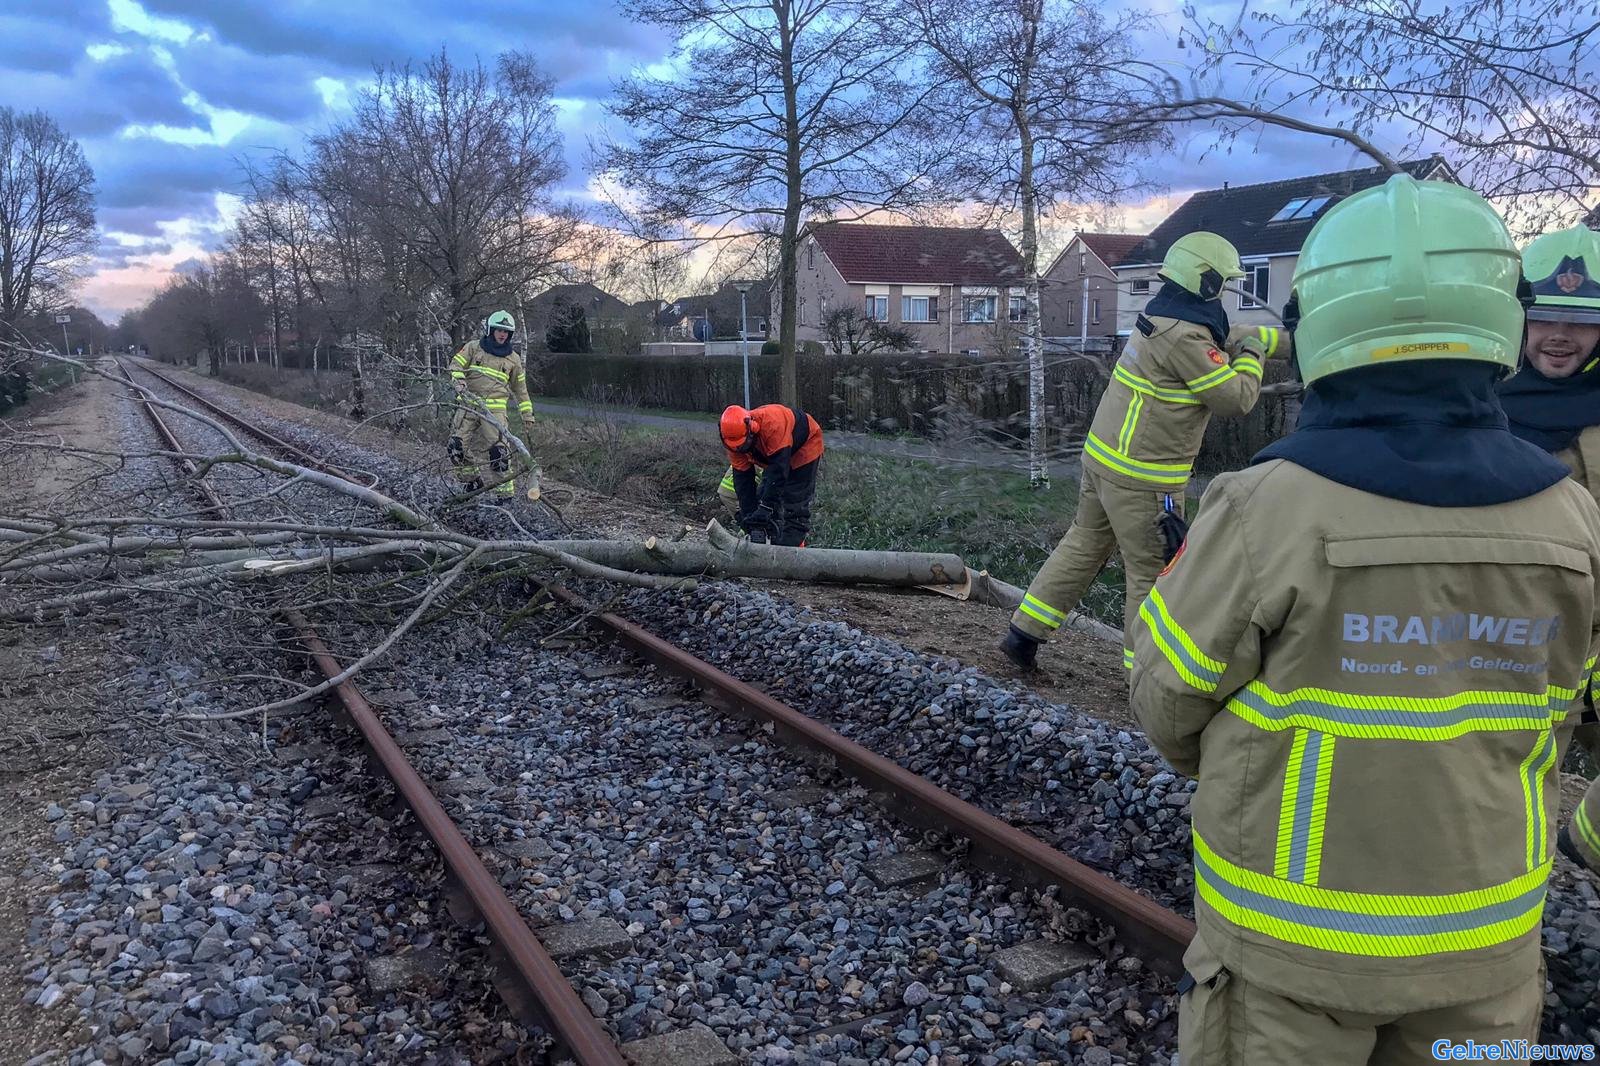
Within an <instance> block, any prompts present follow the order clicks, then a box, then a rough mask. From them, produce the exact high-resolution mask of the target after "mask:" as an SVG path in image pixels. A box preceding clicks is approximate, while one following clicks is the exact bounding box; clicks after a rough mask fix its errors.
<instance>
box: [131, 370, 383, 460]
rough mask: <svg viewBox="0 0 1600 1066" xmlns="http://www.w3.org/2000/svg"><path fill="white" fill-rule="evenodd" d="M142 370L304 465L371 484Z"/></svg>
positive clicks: (155, 372)
mask: <svg viewBox="0 0 1600 1066" xmlns="http://www.w3.org/2000/svg"><path fill="white" fill-rule="evenodd" d="M117 365H118V366H121V365H122V364H121V363H120V362H119V363H118V364H117ZM139 369H140V370H142V371H144V372H145V373H146V374H149V375H150V376H151V377H153V378H155V379H156V380H157V381H160V382H162V383H163V384H165V385H167V386H168V387H169V388H172V389H176V390H177V391H178V392H181V393H183V394H184V395H185V396H187V397H189V399H191V400H193V401H194V402H195V403H197V404H199V405H200V406H201V407H204V408H205V409H206V410H207V411H210V412H211V413H212V414H214V415H216V416H217V417H218V418H221V419H222V420H223V421H225V422H231V423H232V424H234V425H235V426H238V427H239V428H240V429H242V430H244V431H245V432H247V433H251V434H254V435H255V436H257V437H259V438H260V439H262V440H264V441H266V442H267V443H268V444H270V445H272V446H273V447H274V448H278V449H280V450H282V451H284V452H287V453H288V454H290V455H292V456H294V457H295V458H296V459H298V460H299V461H300V465H301V466H309V467H310V468H311V469H313V470H320V471H322V472H323V473H324V474H331V475H332V476H334V477H336V478H340V479H342V480H344V481H348V482H350V483H351V484H352V485H362V486H365V485H366V484H367V483H366V482H364V481H362V480H361V479H360V478H358V477H356V476H355V475H354V474H351V473H349V472H347V471H344V470H340V469H339V468H338V467H337V466H334V465H333V464H332V463H330V462H327V461H326V460H323V459H319V458H317V457H316V456H315V455H312V454H311V453H310V452H308V451H306V450H305V449H304V448H299V447H296V446H295V445H293V444H290V443H289V442H288V441H286V440H283V439H282V438H280V437H277V436H274V435H273V434H272V433H269V432H267V431H266V430H264V429H262V428H261V427H260V426H258V425H256V424H254V423H253V422H250V421H248V420H246V419H244V418H241V417H240V416H239V415H236V414H234V413H233V412H232V411H230V410H228V409H227V408H225V407H223V406H222V405H220V404H217V403H214V402H213V401H211V400H208V399H206V398H205V397H204V396H202V395H200V394H199V393H198V392H196V391H194V390H193V389H191V388H190V387H189V386H187V385H184V384H182V383H180V382H177V381H174V380H172V379H171V378H169V377H168V376H167V375H165V374H163V373H162V372H161V371H159V370H156V369H153V368H152V367H148V366H144V365H143V364H141V365H140V366H139ZM122 372H123V374H127V372H128V369H127V367H123V369H122Z"/></svg>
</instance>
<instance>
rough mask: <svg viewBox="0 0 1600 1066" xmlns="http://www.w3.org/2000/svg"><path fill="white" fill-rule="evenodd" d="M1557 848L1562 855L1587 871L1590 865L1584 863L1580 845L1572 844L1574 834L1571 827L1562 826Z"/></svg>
mask: <svg viewBox="0 0 1600 1066" xmlns="http://www.w3.org/2000/svg"><path fill="white" fill-rule="evenodd" d="M1556 847H1558V848H1560V849H1561V854H1563V855H1565V856H1566V857H1567V858H1569V859H1571V860H1572V861H1573V862H1575V863H1577V864H1578V865H1579V866H1580V867H1582V868H1583V869H1585V870H1587V869H1588V868H1589V864H1588V863H1587V862H1584V861H1583V856H1582V855H1579V854H1578V845H1576V844H1574V843H1573V842H1572V833H1571V831H1570V827H1569V826H1565V825H1564V826H1562V827H1561V832H1560V833H1558V834H1556Z"/></svg>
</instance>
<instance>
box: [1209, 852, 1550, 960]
mask: <svg viewBox="0 0 1600 1066" xmlns="http://www.w3.org/2000/svg"><path fill="white" fill-rule="evenodd" d="M1194 872H1195V888H1196V890H1197V892H1198V893H1199V896H1200V898H1201V899H1202V900H1204V901H1205V902H1206V904H1207V905H1208V906H1210V907H1211V909H1212V910H1214V911H1216V912H1217V914H1218V915H1220V916H1221V917H1222V918H1223V919H1224V920H1226V921H1228V922H1231V923H1232V924H1234V925H1237V926H1240V927H1241V928H1244V929H1251V930H1254V931H1255V932H1258V933H1261V934H1263V935H1265V936H1270V937H1272V938H1274V939H1276V940H1281V941H1284V942H1285V943H1290V944H1299V945H1301V946H1303V947H1310V948H1317V949H1319V950H1322V951H1336V952H1341V953H1343V954H1347V955H1365V956H1367V957H1369V958H1415V957H1417V956H1420V955H1437V954H1442V953H1445V952H1451V951H1471V950H1473V949H1476V948H1486V947H1493V946H1494V945H1496V944H1504V943H1506V942H1508V941H1511V940H1515V939H1517V938H1518V937H1520V936H1523V935H1524V934H1526V933H1528V932H1530V931H1531V930H1534V929H1537V928H1538V926H1539V919H1540V917H1541V916H1542V914H1543V912H1544V897H1545V882H1546V881H1547V880H1548V878H1549V875H1550V864H1549V863H1548V862H1547V863H1545V864H1544V865H1542V866H1540V867H1538V868H1537V869H1534V870H1530V871H1528V872H1527V873H1525V874H1522V875H1521V876H1519V877H1516V878H1514V879H1512V880H1510V881H1507V882H1505V883H1503V884H1499V885H1493V886H1490V887H1488V888H1481V889H1477V890H1474V891H1471V892H1453V893H1449V894H1446V895H1436V896H1421V895H1418V896H1410V895H1395V894H1388V893H1372V892H1347V891H1339V890H1334V889H1327V888H1320V887H1318V886H1316V885H1307V884H1300V883H1298V882H1295V881H1287V880H1283V879H1281V878H1276V877H1269V876H1268V875H1266V874H1262V873H1257V872H1256V871H1254V870H1247V869H1245V868H1244V867H1242V866H1236V865H1234V864H1233V863H1231V862H1229V861H1228V860H1226V859H1224V858H1222V857H1221V856H1220V855H1218V854H1217V853H1216V852H1215V851H1213V850H1212V849H1211V847H1210V846H1209V845H1207V844H1206V842H1205V840H1204V839H1203V838H1202V837H1201V836H1200V833H1199V831H1198V830H1197V831H1196V832H1195V833H1194Z"/></svg>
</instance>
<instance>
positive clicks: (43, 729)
mask: <svg viewBox="0 0 1600 1066" xmlns="http://www.w3.org/2000/svg"><path fill="white" fill-rule="evenodd" d="M118 402H119V400H118V397H117V389H116V387H115V386H113V385H112V384H111V383H110V382H107V381H103V380H101V379H98V378H94V377H89V378H86V379H85V380H84V381H83V382H81V383H79V384H77V385H74V386H70V387H67V388H63V389H60V390H58V391H56V392H53V393H51V394H49V395H48V396H44V397H41V398H39V399H37V400H35V401H33V402H30V403H29V404H27V405H26V406H25V407H24V408H22V409H21V410H19V411H17V412H15V413H14V414H13V415H12V417H10V418H7V419H4V420H0V429H3V430H4V432H5V433H6V434H7V435H8V436H11V437H22V438H24V439H27V440H31V441H35V442H38V443H41V444H46V445H61V444H65V445H69V446H74V447H85V448H101V447H105V446H107V445H108V444H111V443H112V441H113V440H114V430H113V431H111V432H108V428H109V427H114V426H115V425H116V424H117V422H116V418H115V415H116V405H117V403H118ZM7 460H8V464H9V463H11V462H15V464H16V466H15V468H11V469H7V470H6V471H5V472H4V474H3V475H0V510H3V511H4V512H5V513H8V514H18V513H33V514H41V513H70V511H71V510H72V508H73V507H74V506H77V507H80V508H81V507H82V506H83V503H84V502H85V501H86V500H89V499H92V498H93V496H94V491H95V489H94V486H93V484H92V483H91V482H90V481H89V480H88V479H91V478H93V477H94V475H96V474H98V473H104V472H107V471H108V470H110V469H112V468H113V467H114V464H112V463H110V462H108V461H107V460H105V459H95V458H91V457H86V456H76V455H67V454H63V453H61V452H59V451H52V450H50V449H49V448H47V447H46V448H29V449H26V450H19V451H18V452H16V453H14V454H13V455H11V456H8V457H7ZM115 625H116V623H115V620H114V619H112V618H109V617H107V618H104V619H101V620H100V624H95V623H85V624H81V625H78V626H75V627H74V628H73V630H72V631H70V632H68V633H63V632H61V631H60V630H57V629H54V628H49V629H46V628H40V629H31V628H27V627H22V628H16V629H12V630H9V631H8V632H7V633H6V635H5V636H4V637H3V638H0V1032H4V1033H5V1039H4V1040H0V1066H14V1064H20V1063H24V1062H27V1061H28V1060H30V1059H32V1058H35V1057H37V1056H39V1055H41V1054H44V1053H46V1052H59V1051H64V1050H68V1049H73V1048H77V1047H81V1046H82V1045H83V1044H85V1043H86V1042H87V1034H85V1033H84V1032H83V1031H82V1029H81V1024H80V1023H79V1022H78V1020H77V1012H76V1011H75V1010H38V1009H34V1008H28V1007H24V1006H23V996H24V994H25V993H26V992H27V991H28V989H29V988H31V987H34V986H30V985H28V984H26V983H25V982H24V981H23V979H22V977H23V975H22V965H23V960H24V959H26V958H27V957H28V952H27V948H26V937H27V932H28V926H29V924H30V922H34V921H37V920H40V918H41V917H42V916H40V915H38V914H36V913H35V912H34V906H35V903H36V901H35V900H33V899H30V898H28V897H25V896H21V895H19V894H18V893H17V892H16V891H15V889H16V886H17V885H18V884H19V883H20V881H21V876H22V871H23V870H24V868H25V867H26V866H27V865H28V864H29V863H30V862H34V861H36V860H37V859H38V858H39V857H41V856H44V855H47V854H51V853H53V852H54V851H55V850H56V849H57V845H56V844H55V843H54V842H53V839H52V838H53V835H54V833H55V827H54V825H53V824H52V822H51V821H50V820H49V819H48V818H47V817H46V812H47V811H49V810H50V808H51V807H52V806H53V805H55V804H60V805H61V806H63V807H66V806H69V805H70V803H71V802H72V801H73V800H74V799H75V798H76V797H77V796H79V795H81V794H82V793H83V792H85V791H88V790H90V789H91V788H92V786H93V782H94V779H95V778H96V777H97V776H98V775H99V773H100V771H101V770H102V769H103V768H104V767H106V766H107V765H109V764H110V762H111V761H112V759H113V758H114V754H115V753H114V743H115V740H114V737H115V734H113V733H107V732H103V731H102V727H104V726H105V725H108V724H113V723H112V722H111V721H110V720H109V719H108V718H107V716H106V715H105V714H104V712H103V711H102V709H100V708H98V707H97V701H96V700H95V698H94V690H95V683H96V681H97V680H98V679H99V678H101V677H104V676H107V674H108V672H110V671H115V670H118V669H120V665H119V664H118V663H117V661H116V659H115V657H114V648H115V644H116V636H115V633H116V630H115ZM107 710H109V709H107Z"/></svg>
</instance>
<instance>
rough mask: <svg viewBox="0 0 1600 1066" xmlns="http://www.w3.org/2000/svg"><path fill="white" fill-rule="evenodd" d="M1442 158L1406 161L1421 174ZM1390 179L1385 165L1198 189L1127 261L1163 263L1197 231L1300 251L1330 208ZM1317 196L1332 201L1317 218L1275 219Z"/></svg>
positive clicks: (1243, 247) (1260, 249)
mask: <svg viewBox="0 0 1600 1066" xmlns="http://www.w3.org/2000/svg"><path fill="white" fill-rule="evenodd" d="M1442 162H1443V160H1441V159H1439V157H1437V156H1431V157H1429V158H1427V159H1416V160H1412V161H1411V162H1409V163H1402V164H1401V166H1402V167H1404V168H1405V170H1406V171H1407V172H1408V173H1410V174H1412V175H1413V176H1415V177H1419V178H1420V177H1421V176H1422V175H1424V174H1426V173H1428V172H1429V171H1430V170H1432V169H1433V168H1434V167H1436V166H1438V165H1439V164H1441V163H1442ZM1388 179H1389V172H1388V171H1387V170H1386V169H1385V168H1383V167H1366V168H1364V169H1361V170H1340V171H1335V172H1333V173H1329V174H1313V175H1311V176H1310V177H1305V178H1288V179H1285V180H1283V181H1269V182H1263V183H1262V184H1259V185H1236V186H1233V187H1232V188H1226V189H1208V190H1206V191H1204V192H1197V193H1195V194H1194V195H1193V196H1191V197H1189V199H1187V200H1185V201H1184V202H1183V204H1182V206H1180V207H1179V208H1178V209H1177V210H1176V211H1174V212H1173V213H1172V214H1170V215H1168V216H1167V218H1166V221H1164V222H1162V223H1161V225H1159V226H1157V227H1156V228H1155V229H1154V230H1153V231H1151V233H1150V236H1149V237H1147V238H1145V239H1144V240H1143V241H1141V242H1139V243H1138V244H1137V245H1135V246H1134V247H1133V248H1131V249H1129V250H1128V251H1127V252H1126V253H1125V254H1124V256H1123V257H1122V263H1123V264H1124V265H1132V264H1138V263H1159V262H1161V260H1162V259H1163V258H1164V257H1165V256H1166V254H1167V249H1168V248H1169V247H1170V246H1171V245H1172V243H1173V242H1174V241H1176V240H1177V239H1178V238H1179V237H1182V236H1183V235H1184V234H1186V233H1193V232H1195V231H1196V230H1209V231H1211V232H1212V233H1218V234H1221V235H1222V236H1224V237H1226V238H1227V239H1228V240H1230V241H1232V242H1233V246H1234V247H1235V248H1237V249H1239V254H1240V255H1241V256H1244V257H1246V258H1248V257H1250V256H1259V255H1274V254H1283V253H1288V254H1292V253H1296V252H1298V251H1300V246H1301V245H1302V244H1304V243H1305V239H1306V235H1307V234H1309V233H1310V232H1311V227H1312V226H1313V225H1315V223H1316V220H1317V219H1318V218H1319V217H1321V216H1322V214H1323V213H1324V212H1325V211H1327V209H1328V208H1329V207H1332V206H1333V205H1334V204H1336V203H1338V202H1339V201H1340V200H1342V199H1344V198H1345V197H1346V196H1349V195H1350V194H1351V193H1356V192H1360V191H1361V190H1363V189H1370V188H1373V187H1374V186H1377V185H1382V184H1383V183H1384V182H1385V181H1387V180H1388ZM1315 196H1326V197H1328V198H1329V200H1328V202H1327V203H1326V204H1324V205H1322V207H1320V208H1319V209H1318V210H1317V211H1316V212H1315V213H1314V214H1313V215H1312V216H1311V217H1309V218H1301V219H1295V220H1293V221H1291V222H1271V221H1269V220H1270V219H1271V218H1272V216H1273V215H1275V214H1277V213H1278V211H1279V210H1280V209H1281V208H1282V207H1283V206H1284V205H1285V204H1287V203H1288V202H1289V201H1291V200H1297V199H1302V198H1304V197H1315Z"/></svg>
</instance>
